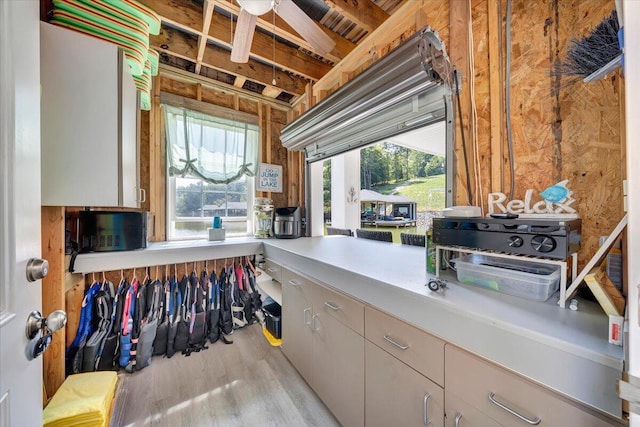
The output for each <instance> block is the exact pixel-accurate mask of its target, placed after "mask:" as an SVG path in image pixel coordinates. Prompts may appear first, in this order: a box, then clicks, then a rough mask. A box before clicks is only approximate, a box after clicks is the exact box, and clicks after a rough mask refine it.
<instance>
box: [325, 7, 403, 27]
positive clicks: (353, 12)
mask: <svg viewBox="0 0 640 427" xmlns="http://www.w3.org/2000/svg"><path fill="white" fill-rule="evenodd" d="M411 1H413V0H411ZM325 3H327V4H328V5H329V6H331V7H333V8H336V9H338V10H340V11H341V12H342V14H343V15H344V16H345V17H347V18H349V19H350V20H351V21H353V22H355V23H357V24H358V25H360V26H361V27H363V28H364V29H365V30H367V31H369V32H371V31H373V30H375V29H376V28H378V27H379V26H380V24H382V23H383V22H384V21H386V20H387V18H388V17H389V14H388V13H387V12H385V11H384V10H382V8H380V6H378V5H376V4H375V3H374V2H372V1H371V0H325Z"/></svg>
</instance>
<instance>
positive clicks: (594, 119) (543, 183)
mask: <svg viewBox="0 0 640 427" xmlns="http://www.w3.org/2000/svg"><path fill="white" fill-rule="evenodd" d="M614 8H615V5H614V2H613V1H604V0H588V1H584V0H575V1H561V2H560V1H557V0H548V1H544V2H531V1H526V0H514V2H513V14H512V29H511V35H512V45H511V50H512V64H511V72H512V77H511V82H510V84H511V123H512V127H513V151H514V158H515V176H514V180H515V194H514V197H515V198H524V195H525V191H526V190H527V189H529V188H531V189H534V190H535V194H536V196H534V197H538V198H539V196H538V193H539V192H540V191H543V190H544V189H545V188H547V187H548V186H550V185H553V184H555V183H556V182H559V181H561V180H563V179H568V180H569V188H570V189H571V190H572V191H573V193H574V194H573V197H574V198H575V199H576V202H575V203H574V205H573V206H574V207H575V209H576V210H577V212H578V214H579V215H580V216H581V218H582V220H583V224H582V234H583V243H582V250H581V252H580V255H579V262H580V264H581V265H583V264H585V263H586V262H587V261H588V260H589V259H590V257H591V256H592V255H593V254H594V253H595V251H596V250H597V243H598V242H597V241H598V236H600V235H606V234H608V233H609V232H610V231H611V230H613V228H614V227H615V225H616V224H617V222H618V221H619V220H620V218H621V217H622V214H623V213H622V192H621V184H622V174H623V169H622V168H623V162H622V155H623V154H622V147H621V143H620V129H621V117H620V93H619V81H618V79H619V77H618V75H617V74H614V75H612V76H611V77H610V78H608V79H606V80H603V81H600V82H597V83H590V84H585V83H582V82H581V81H575V79H569V78H567V77H566V76H553V75H552V74H551V71H552V70H553V66H554V63H555V62H556V61H558V60H562V59H563V58H564V57H565V53H566V47H567V45H568V43H569V41H570V39H571V37H576V38H581V37H582V36H583V35H585V34H587V33H588V31H589V30H590V29H592V28H594V27H595V26H596V25H597V24H598V23H599V22H600V21H601V20H602V19H603V18H604V17H606V16H608V15H609V14H610V13H611V11H612V10H614ZM503 10H506V7H505V8H503ZM474 30H475V26H474ZM478 39H479V40H481V38H480V37H479V38H478ZM476 41H478V40H476ZM477 49H478V45H476V51H477ZM479 56H480V55H478V57H479ZM476 65H478V63H477V64H476ZM477 89H478V88H477ZM483 99H486V95H485V94H484V93H482V92H481V91H480V90H478V91H477V92H476V102H477V104H478V106H480V105H481V102H482V100H483ZM486 114H487V112H486V110H482V109H480V108H479V110H478V116H479V118H482V120H485V119H484V117H485V116H486ZM485 132H486V128H485V127H483V126H479V134H480V138H479V139H480V140H483V137H484V135H485ZM481 151H484V148H483V147H482V146H481ZM505 170H507V169H506V168H505ZM486 171H487V169H485V168H483V180H485V181H486V180H488V176H487V173H486ZM506 182H507V183H508V182H509V177H508V176H507V177H506Z"/></svg>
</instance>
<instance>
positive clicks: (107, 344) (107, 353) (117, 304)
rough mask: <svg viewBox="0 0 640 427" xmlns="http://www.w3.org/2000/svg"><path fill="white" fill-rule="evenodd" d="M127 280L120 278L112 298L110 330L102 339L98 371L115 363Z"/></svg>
mask: <svg viewBox="0 0 640 427" xmlns="http://www.w3.org/2000/svg"><path fill="white" fill-rule="evenodd" d="M129 287H130V284H129V281H128V280H127V279H126V278H124V277H123V278H122V279H121V280H120V284H119V285H118V289H117V290H116V291H115V296H114V298H113V303H112V304H113V309H112V311H111V322H110V331H109V334H108V335H107V338H106V339H105V341H104V345H103V348H102V352H101V355H100V358H99V359H98V363H97V367H96V369H97V370H98V371H110V370H112V369H113V368H114V367H115V365H116V360H117V358H118V356H119V350H120V330H121V329H122V314H123V312H124V302H125V299H126V296H127V292H128V291H129Z"/></svg>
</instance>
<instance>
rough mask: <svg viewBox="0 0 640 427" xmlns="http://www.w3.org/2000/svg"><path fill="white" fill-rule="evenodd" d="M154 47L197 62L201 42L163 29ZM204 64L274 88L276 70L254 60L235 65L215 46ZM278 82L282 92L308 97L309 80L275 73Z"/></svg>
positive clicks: (209, 51) (223, 51)
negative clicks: (305, 94)
mask: <svg viewBox="0 0 640 427" xmlns="http://www.w3.org/2000/svg"><path fill="white" fill-rule="evenodd" d="M150 43H151V46H152V47H153V48H154V49H157V50H159V51H161V52H166V53H167V54H169V55H173V56H177V57H179V58H182V59H186V60H188V61H191V62H194V63H195V62H196V56H197V53H198V41H197V39H196V38H195V36H188V35H186V34H184V33H183V32H181V31H177V30H174V29H171V28H162V31H161V32H160V34H159V35H157V36H151V37H150ZM202 64H203V65H205V66H207V67H209V68H213V69H216V70H220V71H223V72H225V73H228V74H232V75H235V76H242V77H245V78H248V79H250V80H253V81H255V82H258V83H260V84H262V85H265V86H266V85H271V81H272V80H273V75H274V70H273V68H272V67H270V66H268V65H265V64H263V63H261V62H258V61H253V60H251V59H250V60H249V62H248V63H246V64H238V63H235V62H231V58H230V55H229V51H228V50H226V49H223V48H219V47H217V46H213V45H209V46H207V48H206V49H205V51H204V55H203V57H202ZM275 79H276V82H277V86H278V87H279V88H280V89H281V90H284V91H286V92H289V93H291V94H294V95H296V96H297V95H301V94H303V93H304V88H305V86H306V84H307V80H305V79H303V78H300V77H296V76H294V75H291V74H288V73H285V72H283V71H280V70H275Z"/></svg>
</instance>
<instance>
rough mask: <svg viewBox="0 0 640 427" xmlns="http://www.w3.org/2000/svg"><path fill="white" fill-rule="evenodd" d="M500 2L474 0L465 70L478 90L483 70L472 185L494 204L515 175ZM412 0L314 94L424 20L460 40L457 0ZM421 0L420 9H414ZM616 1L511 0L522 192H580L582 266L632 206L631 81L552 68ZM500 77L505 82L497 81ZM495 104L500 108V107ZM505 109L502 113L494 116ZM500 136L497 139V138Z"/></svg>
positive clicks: (459, 182) (459, 196)
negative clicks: (624, 187)
mask: <svg viewBox="0 0 640 427" xmlns="http://www.w3.org/2000/svg"><path fill="white" fill-rule="evenodd" d="M494 1H495V0H473V1H472V2H471V6H472V10H471V17H472V33H473V36H472V38H473V40H472V43H473V44H472V49H473V54H474V56H473V62H474V69H473V73H469V72H468V71H467V73H466V75H465V73H464V72H463V74H462V76H463V90H467V91H468V90H470V87H469V83H470V77H471V75H470V74H472V76H473V78H474V80H473V83H474V86H475V88H474V93H473V99H474V101H475V108H476V114H477V117H476V120H475V126H476V128H477V155H478V167H475V166H473V165H472V162H473V161H472V158H471V156H472V152H471V150H472V147H473V146H472V145H469V152H468V155H469V163H470V169H471V172H472V181H475V178H474V177H475V175H476V174H475V171H476V169H477V170H478V176H479V177H480V184H479V187H477V188H476V187H475V186H472V188H473V190H472V192H473V195H474V200H477V202H478V203H482V204H483V205H484V208H485V210H486V208H487V206H486V203H487V202H486V200H487V195H488V193H489V192H490V191H499V190H502V191H503V192H505V193H508V192H509V186H510V183H511V179H512V177H511V176H510V174H509V167H508V166H509V165H508V157H507V151H506V150H507V141H506V131H505V130H504V124H505V120H506V116H505V113H504V109H503V108H502V106H501V105H499V104H500V100H501V97H502V93H503V92H504V75H502V76H501V73H500V72H498V73H496V70H500V69H503V67H504V62H503V61H504V56H505V52H506V51H505V46H506V41H505V39H504V34H505V19H504V18H505V14H506V1H505V0H502V1H501V3H498V4H497V6H496V3H491V2H494ZM412 4H413V6H411V5H409V4H408V5H407V6H406V7H403V10H402V11H399V12H398V13H399V14H406V16H404V15H403V19H401V20H399V21H396V22H394V24H393V27H390V28H388V29H386V31H385V32H383V33H374V34H373V35H372V36H371V38H369V39H366V40H365V41H363V43H362V44H363V45H366V49H359V48H360V46H359V47H358V48H356V50H355V51H354V53H353V54H352V55H349V56H348V57H347V58H345V60H343V62H341V63H339V64H338V65H337V66H336V67H335V68H334V70H332V72H330V73H329V74H328V75H327V76H326V77H325V78H323V79H321V80H320V81H318V82H317V83H316V84H315V85H314V87H313V95H314V98H315V99H316V100H317V101H320V100H322V99H324V98H326V97H327V96H328V95H329V94H331V93H332V92H334V91H335V90H337V89H338V88H339V87H340V86H342V85H343V84H345V83H346V82H348V81H349V80H350V79H352V78H353V77H355V76H357V75H358V74H359V73H361V72H362V71H363V70H365V69H366V68H367V67H368V66H370V65H371V64H372V63H373V62H374V61H375V60H377V59H379V58H381V57H382V56H384V55H385V54H386V53H388V52H389V51H390V50H392V49H393V48H394V47H395V46H397V45H398V44H399V43H401V42H402V41H404V40H405V39H406V38H407V37H409V36H410V35H411V34H413V33H414V32H415V31H416V30H417V29H419V28H422V24H428V25H430V26H431V27H432V28H434V29H436V30H437V31H438V32H439V34H440V36H441V38H442V39H443V40H444V41H445V44H446V45H447V46H451V45H452V44H456V43H458V41H459V38H460V36H461V34H460V33H456V34H454V33H451V34H450V31H451V30H450V27H449V19H450V16H449V2H448V1H439V0H425V1H421V2H419V3H418V2H412ZM414 6H415V9H410V8H411V7H414ZM614 8H615V5H614V2H613V1H612V0H573V1H558V0H544V1H536V2H531V1H528V0H514V1H513V3H512V16H511V18H512V22H511V39H512V40H511V55H512V62H511V66H510V70H511V80H510V82H509V85H510V89H511V102H510V107H511V126H512V133H513V155H514V159H515V174H514V177H513V180H514V187H515V189H514V194H513V197H514V198H524V195H525V192H526V190H527V189H529V188H531V189H533V190H534V191H535V195H534V198H537V197H539V196H538V193H539V192H541V191H543V190H544V189H545V188H547V187H548V186H550V185H553V184H555V183H556V182H558V181H561V180H563V179H569V188H570V189H571V190H572V191H573V197H574V198H575V199H576V202H575V203H574V205H573V206H574V207H575V209H576V210H577V212H578V213H579V215H580V216H581V217H582V220H583V226H582V232H583V233H582V234H583V244H582V250H581V253H580V256H579V263H580V265H584V264H585V263H586V262H587V261H588V260H589V259H590V257H591V256H592V255H593V254H594V253H595V251H596V250H597V239H598V236H600V235H603V234H608V233H609V232H610V231H611V230H612V229H613V228H614V226H615V224H617V222H618V221H619V220H620V218H621V217H622V215H623V212H622V196H621V188H620V187H621V181H622V176H623V173H624V170H623V167H624V162H623V160H624V157H623V156H624V153H623V151H622V149H623V147H622V146H621V143H620V140H621V131H620V129H621V126H622V125H623V123H621V120H623V118H621V115H620V111H621V105H620V102H621V97H620V92H621V90H622V89H623V82H621V81H620V80H621V79H620V77H619V73H615V74H614V75H612V76H610V77H609V78H608V79H607V80H604V81H601V82H597V83H591V84H584V83H582V82H580V81H577V82H576V81H575V79H569V78H567V77H564V76H561V77H558V76H554V75H552V70H553V67H554V63H555V62H557V61H559V60H561V59H562V58H564V55H565V52H566V48H567V45H568V43H569V41H570V39H571V38H572V37H576V38H580V37H582V36H584V35H586V34H587V33H588V31H589V30H590V29H592V28H594V27H595V26H596V25H597V24H598V23H599V22H600V21H601V20H602V19H603V18H604V17H606V16H608V15H609V14H610V13H611V11H612V10H614ZM496 9H497V11H499V12H500V15H498V16H496V15H492V16H489V14H490V13H492V10H493V11H494V12H493V13H496V12H495V11H496ZM416 12H418V13H417V14H416ZM420 13H421V16H418V15H419V14H420ZM411 14H416V19H409V18H408V17H409V16H411ZM490 18H491V19H490ZM390 19H392V18H390ZM492 20H493V21H492ZM489 22H495V25H496V26H501V28H491V29H489ZM456 30H457V31H459V29H456ZM463 30H464V28H463ZM497 34H499V35H501V36H502V40H501V46H502V50H501V51H500V52H499V54H498V55H496V56H494V62H493V63H492V62H490V60H489V58H490V49H494V50H493V52H494V54H495V47H496V43H498V42H499V41H500V39H499V38H498V37H497ZM490 36H491V38H490ZM492 43H493V44H492ZM501 78H502V80H501ZM492 79H493V80H492ZM491 83H493V84H494V85H501V86H502V87H501V88H499V89H498V90H496V89H495V87H494V88H493V89H492V88H491ZM492 94H493V96H494V98H493V99H492ZM467 96H468V95H467ZM307 101H308V100H306V99H303V100H300V101H299V102H298V103H297V104H296V105H295V106H294V108H293V110H292V111H291V112H290V113H289V118H288V119H289V121H292V120H294V119H295V118H297V117H298V116H299V115H300V114H302V113H304V111H306V109H307V108H308V107H307V105H308V103H307ZM492 104H496V105H492ZM492 107H493V109H494V117H492V116H491V109H492ZM465 114H467V113H465ZM498 114H499V117H495V116H497V115H498ZM471 115H472V114H471V113H469V114H467V115H466V116H465V118H464V120H463V124H464V131H465V136H466V139H467V140H468V142H469V141H472V138H473V131H474V129H473V127H472V126H471V125H472V124H473V123H474V121H473V120H471V117H470V116H471ZM456 116H457V113H456ZM456 120H458V117H456ZM458 125H459V123H458ZM492 127H493V128H494V131H493V135H492ZM492 137H493V138H494V141H495V145H494V146H493V147H492V145H491V138H492ZM496 138H498V139H497V140H496ZM460 144H461V141H460V138H459V137H458V138H457V140H456V159H455V162H456V164H457V170H456V174H457V178H456V185H455V187H456V203H459V204H466V203H467V196H466V191H465V190H463V188H466V183H465V178H464V170H463V169H462V168H463V167H464V163H463V159H462V150H461V145H460ZM492 150H494V152H493V153H492ZM496 165H497V167H496ZM492 168H493V170H494V177H493V179H494V180H493V182H492V180H491V179H492V173H491V171H492ZM480 190H481V191H480ZM480 194H481V197H480Z"/></svg>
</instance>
